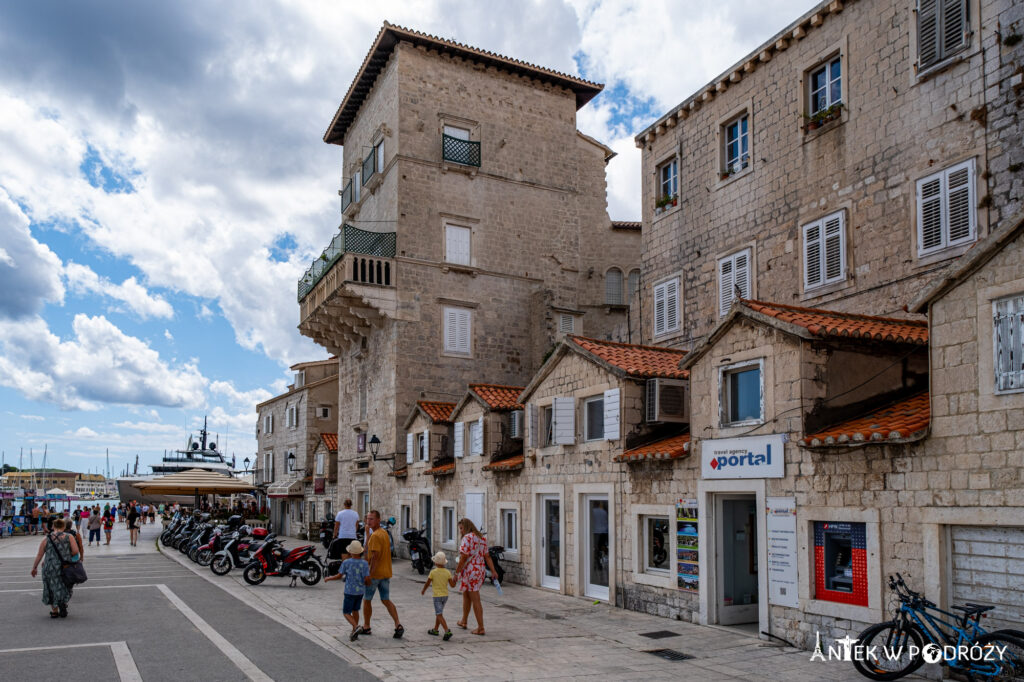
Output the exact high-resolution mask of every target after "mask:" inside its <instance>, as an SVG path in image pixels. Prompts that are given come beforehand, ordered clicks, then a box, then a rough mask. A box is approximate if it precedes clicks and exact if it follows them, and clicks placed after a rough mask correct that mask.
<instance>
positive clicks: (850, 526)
mask: <svg viewBox="0 0 1024 682" xmlns="http://www.w3.org/2000/svg"><path fill="white" fill-rule="evenodd" d="M814 598H815V599H820V600H822V601H833V602H838V603H840V604H852V605H854V606H867V605H868V566H867V527H866V524H864V523H836V522H833V521H815V522H814Z"/></svg>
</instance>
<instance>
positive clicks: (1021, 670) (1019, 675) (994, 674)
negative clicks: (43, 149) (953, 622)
mask: <svg viewBox="0 0 1024 682" xmlns="http://www.w3.org/2000/svg"><path fill="white" fill-rule="evenodd" d="M974 645H977V646H980V647H981V648H982V650H983V651H984V658H985V660H984V661H974V662H972V663H971V664H970V666H966V667H965V669H966V670H968V672H971V673H974V674H980V675H983V676H984V677H985V679H986V680H998V682H1017V681H1021V680H1024V639H1021V638H1019V637H1014V636H1012V635H1008V634H1004V633H1002V632H990V633H988V634H987V635H982V636H981V637H979V638H978V639H976V640H974ZM974 645H972V648H973V646H974Z"/></svg>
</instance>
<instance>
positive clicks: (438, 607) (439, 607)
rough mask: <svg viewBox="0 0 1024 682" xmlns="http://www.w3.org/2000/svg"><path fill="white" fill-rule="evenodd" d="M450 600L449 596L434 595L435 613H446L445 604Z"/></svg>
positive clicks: (438, 614)
mask: <svg viewBox="0 0 1024 682" xmlns="http://www.w3.org/2000/svg"><path fill="white" fill-rule="evenodd" d="M447 602H448V597H434V615H435V616H441V615H444V605H445V603H447Z"/></svg>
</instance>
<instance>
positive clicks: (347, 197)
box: [341, 180, 352, 213]
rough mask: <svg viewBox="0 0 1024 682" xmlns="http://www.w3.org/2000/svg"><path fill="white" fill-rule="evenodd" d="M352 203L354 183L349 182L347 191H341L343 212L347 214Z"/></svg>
mask: <svg viewBox="0 0 1024 682" xmlns="http://www.w3.org/2000/svg"><path fill="white" fill-rule="evenodd" d="M351 203H352V181H351V180H349V181H348V184H346V185H345V189H343V190H341V211H342V213H344V212H345V209H346V208H348V207H349V204H351Z"/></svg>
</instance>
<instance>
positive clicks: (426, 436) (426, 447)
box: [420, 429, 430, 462]
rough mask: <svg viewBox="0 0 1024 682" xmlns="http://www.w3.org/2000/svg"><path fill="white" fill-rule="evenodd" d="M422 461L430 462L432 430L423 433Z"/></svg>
mask: <svg viewBox="0 0 1024 682" xmlns="http://www.w3.org/2000/svg"><path fill="white" fill-rule="evenodd" d="M420 459H422V460H423V461H424V462H429V461H430V429H426V430H425V431H424V432H423V452H421V453H420Z"/></svg>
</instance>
